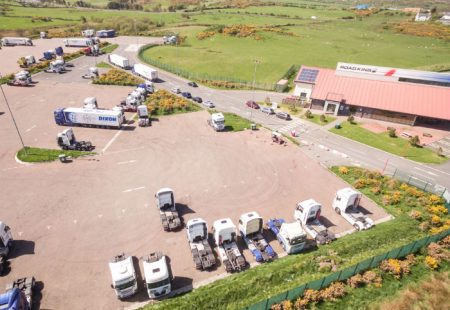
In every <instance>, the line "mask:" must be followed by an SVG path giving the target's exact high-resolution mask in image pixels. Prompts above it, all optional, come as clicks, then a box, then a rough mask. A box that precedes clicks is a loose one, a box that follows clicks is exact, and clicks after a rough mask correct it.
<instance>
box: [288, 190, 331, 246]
mask: <svg viewBox="0 0 450 310" xmlns="http://www.w3.org/2000/svg"><path fill="white" fill-rule="evenodd" d="M321 211H322V205H321V204H320V203H318V202H317V201H315V200H314V199H308V200H304V201H302V202H299V203H298V204H297V207H296V208H295V211H294V218H295V219H296V220H297V221H299V222H300V224H301V225H302V226H303V228H304V229H305V230H306V232H307V233H308V234H309V235H310V236H311V237H313V238H314V239H315V240H316V242H317V243H318V244H325V243H329V242H331V241H333V240H335V239H336V236H335V235H334V234H333V233H332V232H331V231H329V230H328V229H327V228H326V227H325V226H324V225H323V224H322V223H321V222H320V213H321Z"/></svg>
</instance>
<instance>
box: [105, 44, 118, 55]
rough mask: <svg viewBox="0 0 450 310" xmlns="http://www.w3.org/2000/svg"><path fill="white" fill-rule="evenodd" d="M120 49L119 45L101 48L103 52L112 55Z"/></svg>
mask: <svg viewBox="0 0 450 310" xmlns="http://www.w3.org/2000/svg"><path fill="white" fill-rule="evenodd" d="M118 47H119V44H110V45H108V46H105V47H103V48H101V51H102V52H104V53H112V52H113V51H114V50H115V49H116V48H118Z"/></svg>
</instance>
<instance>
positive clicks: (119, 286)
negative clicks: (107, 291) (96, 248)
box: [109, 253, 138, 299]
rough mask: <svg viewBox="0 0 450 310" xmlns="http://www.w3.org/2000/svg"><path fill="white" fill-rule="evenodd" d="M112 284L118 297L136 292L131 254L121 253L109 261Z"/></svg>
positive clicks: (122, 297)
mask: <svg viewBox="0 0 450 310" xmlns="http://www.w3.org/2000/svg"><path fill="white" fill-rule="evenodd" d="M109 270H110V271H111V277H112V284H111V287H112V288H114V290H115V292H116V295H117V297H118V298H119V299H124V298H127V297H130V296H133V295H134V294H135V293H136V292H137V288H138V287H137V281H136V272H135V270H134V265H133V259H132V257H131V256H129V255H127V254H125V253H122V254H119V255H116V256H114V257H113V258H112V259H111V260H110V261H109Z"/></svg>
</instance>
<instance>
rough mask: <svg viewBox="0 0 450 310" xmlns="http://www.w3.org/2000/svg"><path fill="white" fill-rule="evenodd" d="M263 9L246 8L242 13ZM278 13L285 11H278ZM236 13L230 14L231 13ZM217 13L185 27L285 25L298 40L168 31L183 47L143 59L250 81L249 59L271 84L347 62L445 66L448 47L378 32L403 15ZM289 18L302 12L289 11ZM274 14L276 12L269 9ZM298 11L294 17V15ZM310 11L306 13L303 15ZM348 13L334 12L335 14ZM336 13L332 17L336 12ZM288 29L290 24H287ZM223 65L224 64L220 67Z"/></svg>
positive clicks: (194, 29) (156, 50) (259, 78)
mask: <svg viewBox="0 0 450 310" xmlns="http://www.w3.org/2000/svg"><path fill="white" fill-rule="evenodd" d="M250 9H251V10H263V9H264V10H266V8H247V9H245V10H250ZM282 9H283V10H284V9H285V8H282ZM233 10H234V11H236V9H233ZM233 10H221V13H219V12H218V11H213V12H207V13H205V14H202V15H196V16H195V17H192V18H191V19H190V20H188V21H186V23H185V24H194V23H197V24H205V25H206V24H214V25H218V24H225V25H230V24H249V25H250V24H251V25H262V24H267V25H287V24H291V25H290V26H285V27H284V28H285V29H286V31H292V32H294V33H295V34H297V35H298V37H293V36H288V35H280V34H276V33H273V32H262V33H260V35H261V36H262V38H263V39H262V40H255V39H253V38H237V37H229V36H225V35H222V34H216V35H214V36H212V37H210V38H207V39H204V40H198V39H197V38H196V34H197V33H199V32H200V31H202V29H206V27H201V26H198V25H197V26H193V27H183V28H175V27H172V30H174V31H175V32H179V33H181V34H182V35H185V36H187V41H186V44H185V46H180V47H175V46H161V47H155V48H152V49H149V50H147V51H146V52H145V53H144V56H147V57H150V58H153V59H155V60H158V61H160V62H163V63H166V64H170V65H173V66H176V67H179V68H181V69H184V70H187V71H190V72H195V73H199V74H203V75H210V76H211V78H214V77H233V78H239V79H242V80H247V81H251V80H252V79H253V73H254V60H255V59H256V60H259V61H260V64H259V65H258V67H257V72H256V80H257V82H260V83H276V82H277V81H278V80H279V79H280V78H281V76H282V75H283V74H284V73H285V72H286V70H287V69H288V68H289V67H290V66H291V65H292V64H303V65H310V66H319V67H328V68H334V67H336V63H337V62H339V61H343V62H351V63H363V64H373V65H380V66H393V67H400V68H415V67H420V66H431V65H438V64H446V63H448V55H449V54H450V42H446V41H443V40H438V39H433V38H425V37H415V36H410V35H401V34H396V33H393V32H392V31H390V30H386V29H383V26H384V25H385V24H386V23H392V22H398V21H401V20H405V19H406V18H407V17H405V16H403V17H401V16H393V17H390V16H386V15H383V14H380V15H375V16H371V17H367V18H364V19H362V21H359V20H358V19H353V20H342V19H339V18H336V17H335V18H331V17H329V16H330V14H331V13H329V11H328V10H312V11H315V13H316V15H320V13H321V12H324V14H325V13H327V14H328V17H327V18H328V19H329V20H326V21H321V20H317V21H311V20H309V19H305V20H292V19H283V18H279V17H272V16H270V17H267V16H258V15H239V14H225V13H223V12H228V11H233ZM292 10H293V11H292V13H291V14H296V15H298V14H301V12H302V10H304V9H297V8H292ZM274 11H276V9H274ZM296 11H298V13H297V12H296ZM310 11H311V10H307V14H304V15H306V16H308V15H310V14H311V12H310ZM342 13H345V14H346V15H349V14H350V15H351V14H352V13H350V12H344V11H339V14H342ZM336 14H337V13H336ZM292 24H293V25H292ZM224 64H225V65H224Z"/></svg>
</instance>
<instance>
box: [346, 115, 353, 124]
mask: <svg viewBox="0 0 450 310" xmlns="http://www.w3.org/2000/svg"><path fill="white" fill-rule="evenodd" d="M347 121H348V122H349V123H350V124H354V123H355V117H354V116H353V115H350V116H349V117H347Z"/></svg>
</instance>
